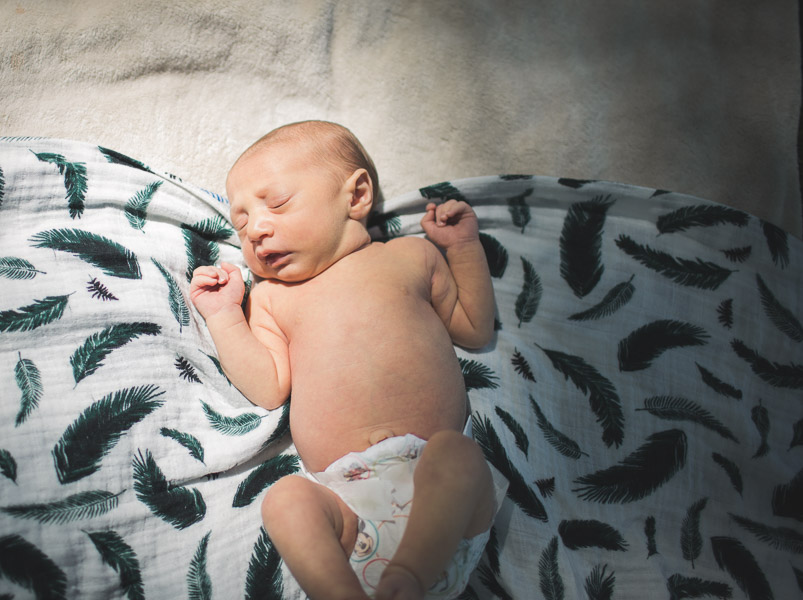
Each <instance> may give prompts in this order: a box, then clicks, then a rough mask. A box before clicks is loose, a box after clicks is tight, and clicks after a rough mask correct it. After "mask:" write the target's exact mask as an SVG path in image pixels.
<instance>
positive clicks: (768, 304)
mask: <svg viewBox="0 0 803 600" xmlns="http://www.w3.org/2000/svg"><path fill="white" fill-rule="evenodd" d="M756 283H757V284H758V291H759V295H760V296H761V306H763V307H764V312H765V313H766V315H767V316H768V317H769V318H770V321H772V322H773V324H774V325H775V326H776V327H777V328H778V329H779V330H780V331H781V332H782V333H784V334H785V335H786V336H787V337H788V338H789V339H791V340H793V341H795V342H803V325H801V324H800V321H799V320H798V319H797V317H795V315H793V314H792V311H790V310H789V309H788V308H786V307H785V306H784V305H783V304H781V302H780V301H779V300H778V298H776V297H775V294H773V293H772V291H771V290H770V288H769V287H767V284H766V283H765V282H764V280H763V279H762V278H761V275H758V274H756Z"/></svg>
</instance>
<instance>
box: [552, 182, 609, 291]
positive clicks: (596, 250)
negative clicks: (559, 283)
mask: <svg viewBox="0 0 803 600" xmlns="http://www.w3.org/2000/svg"><path fill="white" fill-rule="evenodd" d="M614 202H615V200H611V197H610V196H606V197H602V196H596V197H594V198H593V199H591V200H586V201H583V202H576V203H574V204H572V205H571V206H570V207H569V210H568V211H567V212H566V218H565V219H564V221H563V230H562V231H561V234H560V275H561V277H562V278H563V280H564V281H566V283H567V284H568V285H569V287H570V288H571V290H572V292H574V295H575V296H577V297H578V298H583V297H584V296H586V295H587V294H588V293H590V292H591V290H593V289H594V287H596V285H597V283H599V280H600V278H601V277H602V273H603V271H604V270H605V267H604V265H603V264H602V230H603V227H604V225H605V215H606V214H607V212H608V209H609V208H610V207H611V206H612V205H613V203H614Z"/></svg>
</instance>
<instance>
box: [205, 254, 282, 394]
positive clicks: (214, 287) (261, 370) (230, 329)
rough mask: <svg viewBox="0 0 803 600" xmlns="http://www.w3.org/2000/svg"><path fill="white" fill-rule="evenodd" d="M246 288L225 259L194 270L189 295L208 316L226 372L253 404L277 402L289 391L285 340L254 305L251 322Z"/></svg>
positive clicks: (238, 274) (236, 272)
mask: <svg viewBox="0 0 803 600" xmlns="http://www.w3.org/2000/svg"><path fill="white" fill-rule="evenodd" d="M255 291H256V290H255ZM244 293H245V284H244V283H243V278H242V275H241V274H240V270H239V269H238V268H237V267H235V266H233V265H230V264H228V263H223V264H222V265H221V266H220V267H198V268H197V269H196V270H195V271H194V273H193V277H192V282H191V284H190V298H191V299H192V302H193V304H194V305H195V307H196V308H197V309H198V312H200V313H201V316H203V317H204V319H205V320H206V326H207V328H208V329H209V333H211V334H212V339H213V340H214V342H215V347H216V348H217V352H218V357H219V358H220V364H221V366H222V367H223V371H224V372H225V373H226V376H227V377H228V378H229V380H230V381H231V382H232V383H233V384H234V385H235V386H236V387H237V389H239V390H240V391H241V392H242V393H243V395H244V396H245V397H246V398H248V399H249V400H250V401H251V402H253V403H254V404H257V405H259V406H262V407H264V408H267V409H273V408H277V407H279V406H281V405H282V404H283V403H284V402H285V400H287V398H288V397H289V395H290V361H289V358H288V351H287V342H286V340H285V339H284V337H283V335H282V333H281V331H280V330H279V329H278V327H277V326H276V323H275V321H273V319H272V317H270V313H269V312H268V311H265V310H262V309H255V313H256V314H254V316H253V318H252V319H251V325H249V321H248V320H247V319H246V315H245V313H244V312H243V310H242V308H241V303H242V300H243V295H244ZM252 296H253V294H252ZM252 300H253V297H252V298H250V299H249V301H252Z"/></svg>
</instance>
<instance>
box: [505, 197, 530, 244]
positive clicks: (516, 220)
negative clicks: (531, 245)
mask: <svg viewBox="0 0 803 600" xmlns="http://www.w3.org/2000/svg"><path fill="white" fill-rule="evenodd" d="M532 193H533V188H527V189H526V190H524V192H522V193H521V194H519V195H517V196H513V197H512V198H508V199H507V210H508V212H509V213H510V218H511V219H512V220H513V225H515V226H516V227H518V228H520V229H521V233H524V230H525V228H526V227H527V224H528V223H529V222H530V220H531V218H532V215H531V214H530V207H529V206H528V205H527V197H528V196H530V195H532Z"/></svg>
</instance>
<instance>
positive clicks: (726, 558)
mask: <svg viewBox="0 0 803 600" xmlns="http://www.w3.org/2000/svg"><path fill="white" fill-rule="evenodd" d="M711 549H712V550H713V552H714V558H715V559H716V561H717V565H718V566H719V568H720V569H722V570H723V571H727V573H728V574H729V575H730V576H731V577H732V578H733V580H734V581H735V582H736V585H738V586H739V587H740V588H741V590H742V591H743V592H744V593H745V594H747V597H748V598H750V600H772V599H773V598H774V596H773V593H772V590H771V589H770V584H769V582H768V581H767V577H766V576H765V575H764V572H763V571H762V570H761V567H759V566H758V563H757V562H756V559H755V557H754V556H753V555H752V554H751V553H750V551H749V550H748V549H747V548H745V547H744V545H743V544H742V543H741V542H740V541H739V540H737V539H735V538H732V537H724V536H717V537H712V538H711Z"/></svg>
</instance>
